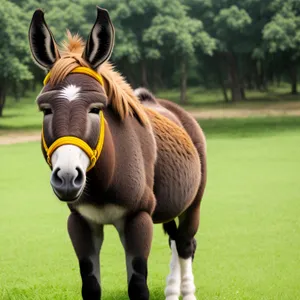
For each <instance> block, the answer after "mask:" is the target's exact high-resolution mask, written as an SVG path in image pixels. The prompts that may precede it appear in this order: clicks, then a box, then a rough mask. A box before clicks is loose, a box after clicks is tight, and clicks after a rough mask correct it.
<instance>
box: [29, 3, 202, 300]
mask: <svg viewBox="0 0 300 300" xmlns="http://www.w3.org/2000/svg"><path fill="white" fill-rule="evenodd" d="M97 10H98V15H97V19H96V22H95V24H94V26H93V29H92V31H91V33H90V36H89V38H88V41H87V43H86V45H84V43H83V42H82V40H81V39H80V38H79V37H78V36H73V37H72V36H71V34H70V33H68V40H67V41H66V42H65V43H64V45H63V48H62V49H58V46H57V45H56V43H55V40H54V38H53V36H52V33H51V31H50V30H49V29H48V26H47V25H46V23H45V20H44V14H43V12H42V11H41V10H37V11H36V12H35V13H34V15H33V18H32V22H31V25H30V30H29V41H30V47H31V51H32V54H33V57H34V59H35V61H36V63H37V64H38V65H39V66H40V67H42V68H44V69H46V70H47V71H50V75H49V76H48V77H47V80H46V81H45V86H44V88H43V89H42V91H41V93H40V94H39V96H38V98H37V104H38V106H39V108H40V110H41V111H43V112H44V121H43V135H42V136H43V138H42V150H43V154H44V157H45V159H47V161H48V163H49V165H50V166H51V170H52V175H51V181H50V183H51V185H52V188H53V191H54V193H55V194H56V195H57V197H58V198H59V199H60V200H61V201H66V202H67V204H68V206H69V208H70V216H69V219H68V231H69V235H70V238H71V241H72V244H73V247H74V250H75V252H76V255H77V257H78V260H79V266H80V273H81V277H82V297H83V299H85V300H86V299H88V300H91V299H100V298H101V287H100V264H99V255H100V249H101V245H102V242H103V226H104V225H105V224H112V225H114V226H115V228H116V229H117V231H118V233H119V235H120V239H121V242H122V244H123V246H124V250H125V253H126V265H127V276H128V294H129V298H130V299H149V290H148V287H147V259H148V256H149V252H150V248H151V242H152V227H153V222H154V223H164V225H163V226H164V230H165V231H166V232H167V233H168V235H169V237H170V243H171V249H172V259H171V272H170V275H169V276H168V279H167V287H166V289H165V295H166V299H168V300H175V299H178V298H179V296H180V293H181V294H182V296H183V299H184V300H191V299H196V298H195V286H194V279H193V273H192V257H193V255H194V253H195V248H196V243H195V240H194V236H195V234H196V232H197V230H198V226H199V217H200V202H201V198H202V195H203V192H204V188H205V183H206V148H205V147H206V144H205V137H204V135H203V133H202V130H201V129H200V127H199V125H198V124H197V122H196V121H195V120H194V119H193V118H192V117H191V116H190V115H189V114H188V113H187V112H185V111H184V110H183V109H182V108H180V107H179V106H177V105H175V104H173V103H171V102H168V101H166V100H157V99H155V97H154V96H153V95H152V94H151V93H150V92H148V91H147V90H145V89H138V90H136V91H135V93H134V91H133V90H132V89H131V87H130V86H129V85H128V84H127V83H126V82H125V80H124V79H123V77H122V76H121V75H120V74H119V73H117V72H116V71H114V70H113V68H112V66H111V65H110V64H109V63H108V62H106V61H107V60H108V58H109V57H110V55H111V52H112V49H113V43H114V28H113V25H112V23H111V21H110V18H109V15H108V12H107V11H106V10H103V9H100V8H97ZM78 67H79V68H78ZM82 67H83V68H82ZM92 70H97V72H98V73H96V72H95V71H92ZM75 71H76V73H75ZM99 75H101V76H99ZM99 124H102V125H99ZM95 150H97V151H95ZM90 168H91V169H90ZM89 169H90V170H89ZM176 218H178V220H179V224H178V227H177V226H176V223H175V221H174V220H175V219H176Z"/></svg>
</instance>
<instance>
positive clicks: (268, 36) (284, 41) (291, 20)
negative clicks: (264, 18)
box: [263, 0, 300, 59]
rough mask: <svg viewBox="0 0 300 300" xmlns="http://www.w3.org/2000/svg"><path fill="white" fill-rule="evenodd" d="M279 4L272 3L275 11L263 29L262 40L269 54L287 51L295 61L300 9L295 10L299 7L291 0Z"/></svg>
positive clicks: (298, 40) (299, 40) (299, 39)
mask: <svg viewBox="0 0 300 300" xmlns="http://www.w3.org/2000/svg"><path fill="white" fill-rule="evenodd" d="M280 2H281V1H275V2H274V5H273V8H274V9H275V8H277V10H276V13H275V15H274V16H273V18H272V20H271V21H270V22H269V23H268V24H266V26H265V27H264V29H263V38H264V40H265V41H266V43H267V46H268V49H269V51H270V52H271V53H276V52H280V51H282V52H284V51H288V52H292V56H293V57H292V58H293V59H296V58H297V57H298V56H299V55H300V51H299V49H300V14H299V12H300V9H296V8H297V7H300V5H299V2H296V1H293V0H289V1H285V2H284V3H280ZM280 4H281V5H280ZM279 5H280V6H279Z"/></svg>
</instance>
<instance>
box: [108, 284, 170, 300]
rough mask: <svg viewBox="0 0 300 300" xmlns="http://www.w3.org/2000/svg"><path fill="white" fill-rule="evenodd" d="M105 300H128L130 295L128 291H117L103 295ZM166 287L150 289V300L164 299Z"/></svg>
mask: <svg viewBox="0 0 300 300" xmlns="http://www.w3.org/2000/svg"><path fill="white" fill-rule="evenodd" d="M102 298H104V299H107V300H128V299H129V298H128V294H127V291H123V290H115V291H114V292H113V293H110V295H109V296H108V295H104V293H103V297H102ZM164 298H165V296H164V286H162V287H161V288H159V287H156V288H152V289H151V288H150V299H151V300H161V299H164Z"/></svg>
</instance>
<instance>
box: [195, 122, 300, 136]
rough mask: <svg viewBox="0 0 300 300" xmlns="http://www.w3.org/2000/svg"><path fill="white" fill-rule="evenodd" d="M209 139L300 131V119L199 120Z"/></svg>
mask: <svg viewBox="0 0 300 300" xmlns="http://www.w3.org/2000/svg"><path fill="white" fill-rule="evenodd" d="M198 122H199V124H200V125H201V127H202V129H203V130H204V133H205V135H206V137H207V138H209V137H211V136H220V137H222V136H224V137H228V136H229V137H252V136H256V137H257V136H266V135H276V134H278V133H282V132H287V131H297V130H299V131H300V117H255V118H254V117H253V118H252V117H251V118H243V119H205V120H198Z"/></svg>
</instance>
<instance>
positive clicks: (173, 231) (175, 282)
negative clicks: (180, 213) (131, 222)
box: [163, 220, 181, 300]
mask: <svg viewBox="0 0 300 300" xmlns="http://www.w3.org/2000/svg"><path fill="white" fill-rule="evenodd" d="M163 228H164V231H165V232H166V233H167V234H168V235H169V243H170V248H171V251H172V256H171V262H170V273H169V275H168V277H167V286H166V288H165V296H166V300H178V299H179V296H180V284H181V272H180V263H179V257H178V252H177V248H176V241H175V240H176V235H177V227H176V223H175V221H174V220H173V221H171V222H168V223H165V224H163Z"/></svg>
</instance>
